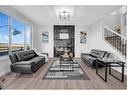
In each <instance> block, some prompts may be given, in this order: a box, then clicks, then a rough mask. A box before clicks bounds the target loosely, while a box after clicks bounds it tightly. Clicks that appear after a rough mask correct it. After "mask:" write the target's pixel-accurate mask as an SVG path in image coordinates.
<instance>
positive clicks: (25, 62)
mask: <svg viewBox="0 0 127 95" xmlns="http://www.w3.org/2000/svg"><path fill="white" fill-rule="evenodd" d="M32 63H33V62H30V61H20V62H16V63H14V65H31V64H32Z"/></svg>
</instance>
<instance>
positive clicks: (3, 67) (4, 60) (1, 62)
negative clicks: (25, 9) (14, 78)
mask: <svg viewBox="0 0 127 95" xmlns="http://www.w3.org/2000/svg"><path fill="white" fill-rule="evenodd" d="M0 12H4V13H6V14H8V15H10V16H13V17H14V18H16V19H17V20H19V21H21V22H23V23H25V24H28V25H31V26H34V24H33V22H32V21H30V20H29V19H27V18H26V17H25V16H23V15H22V14H20V13H19V12H17V11H16V10H14V9H13V8H12V7H6V6H0ZM33 32H34V30H33ZM10 64H11V62H10V59H9V57H8V56H4V57H0V76H1V75H4V74H6V73H8V72H10Z"/></svg>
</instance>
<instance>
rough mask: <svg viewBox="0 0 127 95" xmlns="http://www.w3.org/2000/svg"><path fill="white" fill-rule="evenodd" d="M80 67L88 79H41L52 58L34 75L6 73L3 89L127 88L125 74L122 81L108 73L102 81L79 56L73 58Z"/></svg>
mask: <svg viewBox="0 0 127 95" xmlns="http://www.w3.org/2000/svg"><path fill="white" fill-rule="evenodd" d="M75 59H76V61H77V62H78V63H79V64H80V66H81V67H82V69H83V70H84V71H85V72H86V73H87V75H88V76H89V78H90V80H42V77H43V76H44V74H45V73H46V72H47V70H48V68H49V66H50V65H51V63H52V61H53V58H50V59H49V62H48V63H46V64H45V65H43V66H42V67H41V68H40V69H39V70H38V71H37V72H35V74H34V75H31V74H24V75H23V74H19V75H17V76H16V75H14V74H8V75H5V76H3V77H4V78H6V81H5V82H4V84H3V86H4V87H5V88H4V89H127V76H125V82H124V83H122V82H120V81H118V80H117V79H115V78H113V77H112V76H110V75H108V82H107V83H106V82H104V81H103V80H102V79H101V78H100V77H99V76H97V75H96V72H95V69H91V68H90V67H88V66H87V65H86V64H85V63H84V62H82V60H81V59H80V58H75Z"/></svg>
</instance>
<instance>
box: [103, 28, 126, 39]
mask: <svg viewBox="0 0 127 95" xmlns="http://www.w3.org/2000/svg"><path fill="white" fill-rule="evenodd" d="M104 28H106V29H107V30H109V31H110V32H112V33H114V34H116V35H118V36H120V37H121V38H123V39H125V40H127V38H125V37H124V36H122V35H120V34H119V33H117V32H115V31H113V30H112V29H110V28H108V27H107V26H104Z"/></svg>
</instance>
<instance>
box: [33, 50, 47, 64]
mask: <svg viewBox="0 0 127 95" xmlns="http://www.w3.org/2000/svg"><path fill="white" fill-rule="evenodd" d="M33 50H34V52H35V53H36V54H37V55H38V56H44V57H45V62H48V56H47V55H46V54H42V53H40V52H38V51H37V50H36V49H33Z"/></svg>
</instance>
